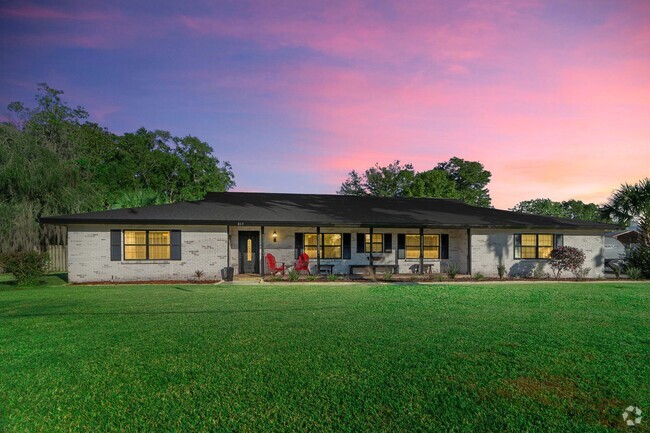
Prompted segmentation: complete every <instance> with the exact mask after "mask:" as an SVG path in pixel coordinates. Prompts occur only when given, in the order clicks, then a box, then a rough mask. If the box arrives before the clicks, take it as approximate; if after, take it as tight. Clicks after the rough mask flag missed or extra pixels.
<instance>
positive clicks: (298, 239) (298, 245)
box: [293, 232, 305, 260]
mask: <svg viewBox="0 0 650 433" xmlns="http://www.w3.org/2000/svg"><path fill="white" fill-rule="evenodd" d="M293 247H294V250H295V256H296V257H294V258H295V259H296V260H298V257H299V256H300V255H301V254H302V252H303V251H305V234H304V233H298V232H296V233H294V236H293Z"/></svg>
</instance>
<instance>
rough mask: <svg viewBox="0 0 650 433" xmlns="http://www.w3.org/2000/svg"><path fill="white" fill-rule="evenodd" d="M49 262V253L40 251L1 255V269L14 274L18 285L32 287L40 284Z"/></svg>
mask: <svg viewBox="0 0 650 433" xmlns="http://www.w3.org/2000/svg"><path fill="white" fill-rule="evenodd" d="M49 260H50V258H49V256H48V255H47V253H41V252H38V251H26V252H19V253H8V254H2V255H0V267H2V268H4V270H5V272H8V273H10V274H13V276H14V277H15V278H16V281H17V282H18V285H21V286H31V285H35V284H38V283H39V282H40V280H41V277H43V275H44V274H45V270H46V267H47V264H48V262H49Z"/></svg>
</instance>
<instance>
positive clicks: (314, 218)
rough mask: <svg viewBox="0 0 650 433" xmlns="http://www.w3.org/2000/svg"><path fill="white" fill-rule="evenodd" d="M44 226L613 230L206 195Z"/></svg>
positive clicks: (543, 220)
mask: <svg viewBox="0 0 650 433" xmlns="http://www.w3.org/2000/svg"><path fill="white" fill-rule="evenodd" d="M41 222H42V223H46V224H62V225H68V224H99V223H109V224H110V223H116V224H119V223H125V224H128V223H132V224H220V225H225V224H230V225H266V226H273V225H275V226H316V225H319V226H361V227H369V226H374V227H386V228H388V227H430V228H434V227H436V228H443V227H450V228H452V227H455V228H461V227H462V228H480V227H484V228H554V229H555V228H557V229H602V230H612V229H613V228H615V226H613V225H610V224H602V223H596V222H591V221H577V220H569V219H563V218H555V217H546V216H539V215H531V214H524V213H518V212H511V211H504V210H498V209H488V208H483V207H476V206H470V205H467V204H465V203H462V202H460V201H458V200H450V199H438V198H393V197H356V196H345V195H325V194H272V193H246V192H217V193H208V195H207V196H206V198H205V199H204V200H200V201H193V202H183V203H174V204H166V205H157V206H146V207H141V208H132V209H115V210H107V211H101V212H90V213H83V214H75V215H62V216H51V217H44V218H41Z"/></svg>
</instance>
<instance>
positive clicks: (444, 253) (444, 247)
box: [439, 233, 449, 260]
mask: <svg viewBox="0 0 650 433" xmlns="http://www.w3.org/2000/svg"><path fill="white" fill-rule="evenodd" d="M439 248H440V259H441V260H447V259H449V235H448V234H446V233H445V234H440V246H439Z"/></svg>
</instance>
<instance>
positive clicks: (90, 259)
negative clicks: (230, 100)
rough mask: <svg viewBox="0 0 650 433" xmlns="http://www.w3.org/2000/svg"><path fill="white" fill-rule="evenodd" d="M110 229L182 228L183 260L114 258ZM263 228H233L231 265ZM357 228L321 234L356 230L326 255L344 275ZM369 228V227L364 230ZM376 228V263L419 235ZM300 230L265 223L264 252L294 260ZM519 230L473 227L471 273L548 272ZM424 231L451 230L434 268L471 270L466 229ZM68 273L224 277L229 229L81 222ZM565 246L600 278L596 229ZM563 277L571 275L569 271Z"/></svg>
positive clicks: (74, 230)
mask: <svg viewBox="0 0 650 433" xmlns="http://www.w3.org/2000/svg"><path fill="white" fill-rule="evenodd" d="M111 229H122V230H123V229H149V230H169V229H180V230H181V241H182V246H181V260H178V261H175V260H155V261H145V260H142V261H124V260H122V261H111V260H110V230H111ZM240 230H242V231H259V230H260V228H259V227H258V226H255V227H231V228H230V236H231V252H230V265H231V266H232V267H234V268H235V274H237V273H239V269H238V267H239V260H238V255H239V251H238V232H239V231H240ZM274 230H275V231H276V233H277V239H278V240H277V242H273V231H274ZM359 231H360V230H359V229H336V228H322V229H321V232H323V233H352V236H351V238H352V258H351V259H346V260H343V259H339V260H332V259H329V260H328V259H322V260H321V263H322V264H333V265H334V272H335V273H337V274H346V273H348V270H349V267H348V266H349V265H353V264H367V263H368V255H367V254H365V253H357V252H356V251H357V245H356V244H357V236H356V233H357V232H359ZM361 231H362V232H364V233H367V230H366V229H363V230H361ZM374 231H375V233H392V240H393V245H392V252H391V253H384V254H381V257H382V258H381V260H378V261H375V263H377V264H382V263H385V264H391V265H392V264H394V263H395V254H397V235H398V234H399V233H406V234H418V233H419V231H418V230H399V229H381V228H377V229H375V230H374ZM296 232H302V233H316V227H310V228H303V227H301V228H287V227H272V226H271V227H265V233H264V245H265V254H266V253H271V254H273V255H274V256H275V258H276V260H277V262H278V263H282V262H284V263H287V264H292V263H293V262H294V235H295V233H296ZM515 232H518V233H519V232H525V231H521V230H487V229H473V230H472V273H473V274H476V273H477V272H480V273H482V274H483V275H485V276H488V277H494V276H497V264H498V263H499V261H500V260H501V261H502V262H503V263H504V264H505V265H506V272H507V273H508V274H509V275H521V274H524V273H529V272H532V270H533V269H534V268H535V267H536V266H537V265H538V263H539V264H540V266H542V267H543V268H544V270H545V272H548V273H550V272H551V271H550V269H549V267H548V266H547V265H546V262H545V261H543V260H541V261H536V260H515V259H513V253H514V251H513V250H514V245H513V235H514V233H515ZM528 232H529V233H554V232H557V230H556V231H552V230H547V231H543V230H536V231H534V230H529V231H528ZM425 234H449V260H425V263H426V264H431V265H432V271H433V272H444V271H445V264H446V263H447V262H448V261H453V262H455V263H457V264H458V266H459V268H460V272H461V273H466V272H467V232H466V230H465V229H454V230H425ZM68 242H69V248H68V278H69V280H70V282H73V283H83V282H102V281H104V282H110V281H116V282H117V281H146V280H171V281H186V280H188V279H194V278H195V271H197V270H201V271H204V272H205V276H204V277H203V278H204V279H210V280H214V279H221V269H222V268H224V267H225V266H226V264H227V257H226V256H227V244H226V242H227V234H226V227H225V226H173V227H171V226H160V225H152V226H147V227H144V226H142V225H121V226H116V225H77V226H74V225H72V226H70V227H69V228H68ZM564 245H567V246H574V247H577V248H580V249H582V250H583V251H584V252H585V254H586V255H587V260H586V262H585V267H589V268H591V271H590V273H589V277H592V278H599V277H602V275H603V272H604V261H603V236H602V233H599V232H593V231H581V232H578V231H574V232H565V233H564ZM311 259H312V260H310V265H311V269H312V272H314V271H315V265H316V259H315V258H311ZM418 263H419V260H418V259H410V260H405V259H400V260H398V264H399V272H400V273H409V272H411V268H412V266H413V265H417V264H418ZM564 276H565V277H573V275H572V274H570V273H567V274H565V275H564Z"/></svg>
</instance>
